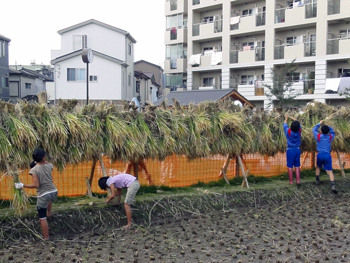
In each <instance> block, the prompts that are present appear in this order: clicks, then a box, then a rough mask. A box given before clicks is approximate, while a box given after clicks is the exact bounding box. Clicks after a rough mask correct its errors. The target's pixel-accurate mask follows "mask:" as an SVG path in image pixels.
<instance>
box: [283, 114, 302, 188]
mask: <svg viewBox="0 0 350 263" xmlns="http://www.w3.org/2000/svg"><path fill="white" fill-rule="evenodd" d="M284 117H285V119H284V123H283V130H284V134H285V135H286V138H287V167H288V177H289V183H290V184H293V167H295V177H296V181H297V184H298V185H300V148H299V147H300V144H301V125H300V122H299V121H297V120H296V119H295V118H293V117H290V116H288V114H286V115H284ZM289 118H290V119H292V120H293V122H292V124H291V125H290V128H289V126H288V124H287V121H288V119H289Z"/></svg>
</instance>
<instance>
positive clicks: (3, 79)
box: [1, 76, 9, 88]
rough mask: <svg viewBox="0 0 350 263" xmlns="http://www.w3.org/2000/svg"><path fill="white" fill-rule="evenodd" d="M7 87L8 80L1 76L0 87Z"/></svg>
mask: <svg viewBox="0 0 350 263" xmlns="http://www.w3.org/2000/svg"><path fill="white" fill-rule="evenodd" d="M8 86H9V78H8V77H5V76H2V78H1V87H3V88H8Z"/></svg>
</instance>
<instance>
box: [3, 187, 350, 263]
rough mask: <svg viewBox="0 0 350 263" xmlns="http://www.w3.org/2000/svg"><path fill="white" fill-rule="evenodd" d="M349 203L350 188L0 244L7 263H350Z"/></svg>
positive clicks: (4, 260)
mask: <svg viewBox="0 0 350 263" xmlns="http://www.w3.org/2000/svg"><path fill="white" fill-rule="evenodd" d="M349 201H350V197H349V195H348V194H346V193H341V192H340V193H339V194H338V195H333V194H332V193H331V192H329V193H328V192H327V193H326V194H324V195H322V196H315V197H314V198H313V197H312V194H311V195H309V198H308V199H307V200H305V199H303V200H301V201H297V200H296V199H292V200H290V201H287V202H279V203H272V204H268V203H265V204H261V205H259V204H257V205H256V206H254V207H252V206H239V207H232V208H231V209H223V210H219V211H214V210H212V211H206V212H205V211H204V212H202V213H198V214H196V213H189V214H188V215H187V216H184V217H182V218H180V219H179V218H177V219H175V218H172V217H167V218H163V219H162V220H158V221H157V222H155V223H153V224H151V225H150V226H143V227H141V226H134V227H133V228H132V229H131V230H128V231H124V230H120V229H116V228H106V229H105V232H102V233H101V232H99V233H95V232H94V231H81V233H78V234H71V233H66V234H64V235H62V233H61V234H60V233H56V234H54V235H53V236H52V240H51V241H50V242H43V241H40V240H39V239H36V240H37V241H32V240H31V241H29V240H25V239H21V240H18V241H16V240H13V241H12V242H9V243H7V244H6V245H5V247H3V248H1V249H0V262H242V263H243V262H350V246H349V244H350V233H349V228H350V213H349V212H350V206H349V203H350V202H349ZM54 220H60V219H57V218H55V217H54V218H53V219H52V221H53V222H49V224H54Z"/></svg>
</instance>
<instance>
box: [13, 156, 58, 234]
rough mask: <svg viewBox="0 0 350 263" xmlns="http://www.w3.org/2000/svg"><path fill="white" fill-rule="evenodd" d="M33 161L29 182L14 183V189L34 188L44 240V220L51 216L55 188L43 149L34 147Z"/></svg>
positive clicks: (46, 232) (49, 164)
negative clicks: (30, 180)
mask: <svg viewBox="0 0 350 263" xmlns="http://www.w3.org/2000/svg"><path fill="white" fill-rule="evenodd" d="M33 159H34V161H33V162H31V163H30V168H31V170H30V171H29V174H30V175H31V176H32V180H33V182H32V183H31V184H23V183H16V184H15V187H16V189H22V188H36V193H37V204H36V206H37V209H38V215H39V220H40V225H41V230H42V232H43V236H44V239H45V240H48V239H49V226H48V223H47V220H46V217H47V216H49V217H50V216H51V207H52V202H53V201H54V200H55V199H56V198H57V188H56V186H55V185H54V184H53V180H52V170H53V165H52V164H51V163H49V162H47V161H46V160H45V151H44V150H42V149H36V150H35V151H34V153H33Z"/></svg>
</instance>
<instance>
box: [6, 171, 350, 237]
mask: <svg viewBox="0 0 350 263" xmlns="http://www.w3.org/2000/svg"><path fill="white" fill-rule="evenodd" d="M346 172H347V174H349V173H350V170H347V171H346ZM335 174H336V181H337V188H338V189H339V195H348V194H350V187H349V186H350V180H348V179H343V178H342V177H340V176H338V175H337V174H339V172H338V171H335ZM301 179H302V184H301V186H300V187H297V186H296V185H295V184H294V185H289V184H288V179H287V174H283V175H280V176H275V177H270V178H267V177H254V176H250V177H249V178H248V180H249V184H250V189H246V188H241V187H240V185H241V183H242V178H235V179H233V180H231V181H230V184H231V185H227V184H226V183H225V182H224V180H220V181H218V182H212V183H209V184H204V183H198V184H196V185H193V186H190V187H184V188H169V187H162V186H160V187H156V186H142V187H141V188H140V190H139V192H138V195H137V198H136V200H137V203H136V205H135V207H134V209H133V219H134V221H135V223H136V225H138V226H142V227H141V229H142V228H144V227H148V226H150V225H152V224H163V223H166V222H169V221H173V220H179V219H181V218H184V217H187V216H189V215H201V214H203V213H206V212H209V211H215V210H217V211H226V212H227V211H231V210H234V209H235V208H236V207H238V206H251V207H258V206H261V205H264V204H270V203H283V202H286V201H290V200H295V199H298V200H300V199H306V198H308V199H310V198H311V199H315V198H317V197H320V196H323V195H330V194H331V191H330V186H329V185H330V184H329V179H328V176H327V175H325V173H322V176H321V181H322V182H323V183H322V184H321V185H320V186H319V187H316V186H315V185H314V171H312V170H306V171H303V172H302V174H301ZM33 202H34V203H33ZM1 207H2V209H0V223H1V225H2V231H1V232H0V241H2V243H4V242H7V241H10V240H11V239H13V238H26V239H35V238H37V237H39V236H41V233H40V226H39V224H38V222H37V215H36V209H35V200H32V205H31V209H30V211H29V212H28V214H27V215H26V216H23V217H15V216H14V215H13V211H12V210H11V209H9V208H8V207H9V203H8V202H2V204H1ZM125 222H126V218H125V213H124V211H123V206H111V205H108V206H106V205H105V195H95V196H94V197H93V198H88V197H77V198H66V197H61V198H58V199H57V200H56V202H55V203H54V205H53V218H52V219H50V222H49V224H50V231H51V233H52V234H53V235H54V236H57V235H64V236H67V235H69V234H76V233H80V232H82V231H89V232H90V233H92V234H103V233H104V232H105V231H106V228H117V227H120V225H122V224H125ZM0 243H1V242H0Z"/></svg>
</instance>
